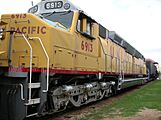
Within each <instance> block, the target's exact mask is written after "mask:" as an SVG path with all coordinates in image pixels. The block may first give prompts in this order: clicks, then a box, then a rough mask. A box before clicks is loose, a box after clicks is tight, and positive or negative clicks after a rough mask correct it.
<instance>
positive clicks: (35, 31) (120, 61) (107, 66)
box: [0, 12, 146, 74]
mask: <svg viewBox="0 0 161 120" xmlns="http://www.w3.org/2000/svg"><path fill="white" fill-rule="evenodd" d="M78 16H79V13H78V12H74V16H73V22H72V25H71V28H70V29H69V30H63V29H59V28H55V27H53V26H51V25H49V24H48V23H46V22H45V21H43V20H42V19H41V18H39V17H37V16H35V15H33V14H8V15H2V21H3V22H4V23H5V25H4V24H3V26H4V28H5V29H6V30H14V31H17V32H14V34H13V37H12V51H11V52H12V56H11V60H12V66H13V67H29V62H30V61H29V58H30V48H29V46H28V45H27V43H26V42H25V40H24V38H23V37H22V34H24V35H25V36H26V38H27V39H28V41H29V43H30V44H31V46H32V50H33V67H35V68H46V67H47V65H46V57H45V54H44V51H43V49H42V46H41V44H40V42H39V41H38V40H37V39H29V38H31V37H38V38H40V39H41V40H42V43H43V45H44V47H45V49H46V51H47V53H48V55H49V58H50V68H54V69H55V68H57V69H64V70H83V71H102V72H116V73H120V72H124V73H129V74H132V73H136V74H137V73H138V74H139V73H140V72H141V73H142V74H145V73H146V69H145V63H144V62H143V60H138V59H137V58H135V57H132V56H131V55H130V54H128V53H126V52H125V50H124V48H122V47H121V46H119V45H118V44H116V43H114V42H112V41H111V40H109V39H108V40H107V39H103V38H101V37H100V36H99V34H98V31H99V30H98V24H97V23H93V26H92V35H93V37H94V38H95V39H90V38H88V37H86V36H84V35H82V34H81V33H80V32H78V31H77V21H78ZM86 22H87V21H86V20H85V19H84V20H83V25H84V26H85V25H86ZM1 23H2V22H1ZM1 26H2V25H1ZM82 29H83V31H86V28H85V27H83V28H82ZM9 40H10V33H9V32H7V33H5V39H4V40H2V41H1V42H0V51H1V52H0V66H8V57H9V56H8V49H9ZM3 51H5V52H3Z"/></svg>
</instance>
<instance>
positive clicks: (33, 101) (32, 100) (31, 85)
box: [21, 33, 50, 117]
mask: <svg viewBox="0 0 161 120" xmlns="http://www.w3.org/2000/svg"><path fill="white" fill-rule="evenodd" d="M21 34H22V33H21ZM22 36H23V38H24V40H25V41H26V43H27V45H28V46H29V48H30V70H29V83H28V100H27V101H28V102H27V103H25V105H26V106H31V105H39V104H40V102H41V98H40V97H38V98H32V91H33V90H34V89H38V88H40V87H41V83H40V82H37V83H33V82H32V56H33V49H32V46H31V44H30V43H29V41H28V40H38V41H39V42H40V45H41V47H42V49H43V51H44V54H45V56H46V61H47V63H46V64H47V70H46V89H45V90H43V91H42V92H43V93H47V92H48V86H49V62H50V59H49V55H48V54H47V51H46V49H45V47H44V45H43V43H42V40H41V39H40V38H39V37H30V38H29V39H27V38H26V36H25V35H24V34H22ZM21 96H22V93H21ZM28 109H29V108H28ZM35 115H38V113H37V112H36V113H32V114H28V113H27V117H31V116H35Z"/></svg>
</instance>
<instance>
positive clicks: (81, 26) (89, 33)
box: [77, 13, 94, 39]
mask: <svg viewBox="0 0 161 120" xmlns="http://www.w3.org/2000/svg"><path fill="white" fill-rule="evenodd" d="M93 23H94V21H93V20H92V19H91V18H89V17H88V16H86V15H84V14H81V13H80V15H79V19H78V22H77V30H78V32H80V33H81V34H82V35H84V36H85V37H87V38H89V39H94V37H93V36H94V35H93V33H94V26H93Z"/></svg>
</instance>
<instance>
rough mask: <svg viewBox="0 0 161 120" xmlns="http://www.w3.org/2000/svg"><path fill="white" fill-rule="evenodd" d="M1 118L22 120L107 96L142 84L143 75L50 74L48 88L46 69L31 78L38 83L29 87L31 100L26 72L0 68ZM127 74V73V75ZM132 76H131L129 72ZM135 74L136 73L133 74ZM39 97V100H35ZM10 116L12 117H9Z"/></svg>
mask: <svg viewBox="0 0 161 120" xmlns="http://www.w3.org/2000/svg"><path fill="white" fill-rule="evenodd" d="M0 77H1V78H2V80H1V81H0V106H1V107H0V118H2V119H9V120H10V119H12V120H22V119H24V118H25V117H30V116H34V115H38V116H40V115H45V114H52V113H55V112H60V111H63V110H65V109H66V108H67V107H69V106H75V107H79V106H82V105H84V104H88V103H90V102H93V101H97V100H101V99H102V98H104V97H109V96H111V95H113V94H115V93H116V92H117V90H121V89H122V88H125V87H129V86H133V85H137V84H142V83H144V81H145V79H143V78H137V79H136V80H132V79H131V80H130V79H129V81H128V80H124V81H123V80H122V78H120V76H117V75H115V76H114V75H105V74H104V75H102V78H101V79H100V78H99V76H98V75H96V74H92V75H89V74H88V75H78V74H76V75H74V74H56V73H52V74H50V79H49V91H48V92H47V93H46V92H43V90H44V89H45V87H46V73H33V76H32V81H33V82H34V83H38V82H39V83H40V84H41V87H35V89H32V93H31V97H32V99H35V101H33V102H32V104H31V103H30V102H29V101H28V99H29V96H28V92H29V90H28V85H29V84H28V81H29V80H28V79H29V73H28V72H26V73H25V72H2V71H1V74H0ZM129 77H130V76H128V78H129ZM131 77H134V76H131ZM135 77H136V76H135ZM33 88H34V87H33ZM37 98H40V101H36V100H37ZM11 116H12V117H11Z"/></svg>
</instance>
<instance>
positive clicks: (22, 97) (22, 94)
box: [19, 84, 25, 100]
mask: <svg viewBox="0 0 161 120" xmlns="http://www.w3.org/2000/svg"><path fill="white" fill-rule="evenodd" d="M19 85H20V87H21V100H25V98H24V93H23V85H22V84H19Z"/></svg>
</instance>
